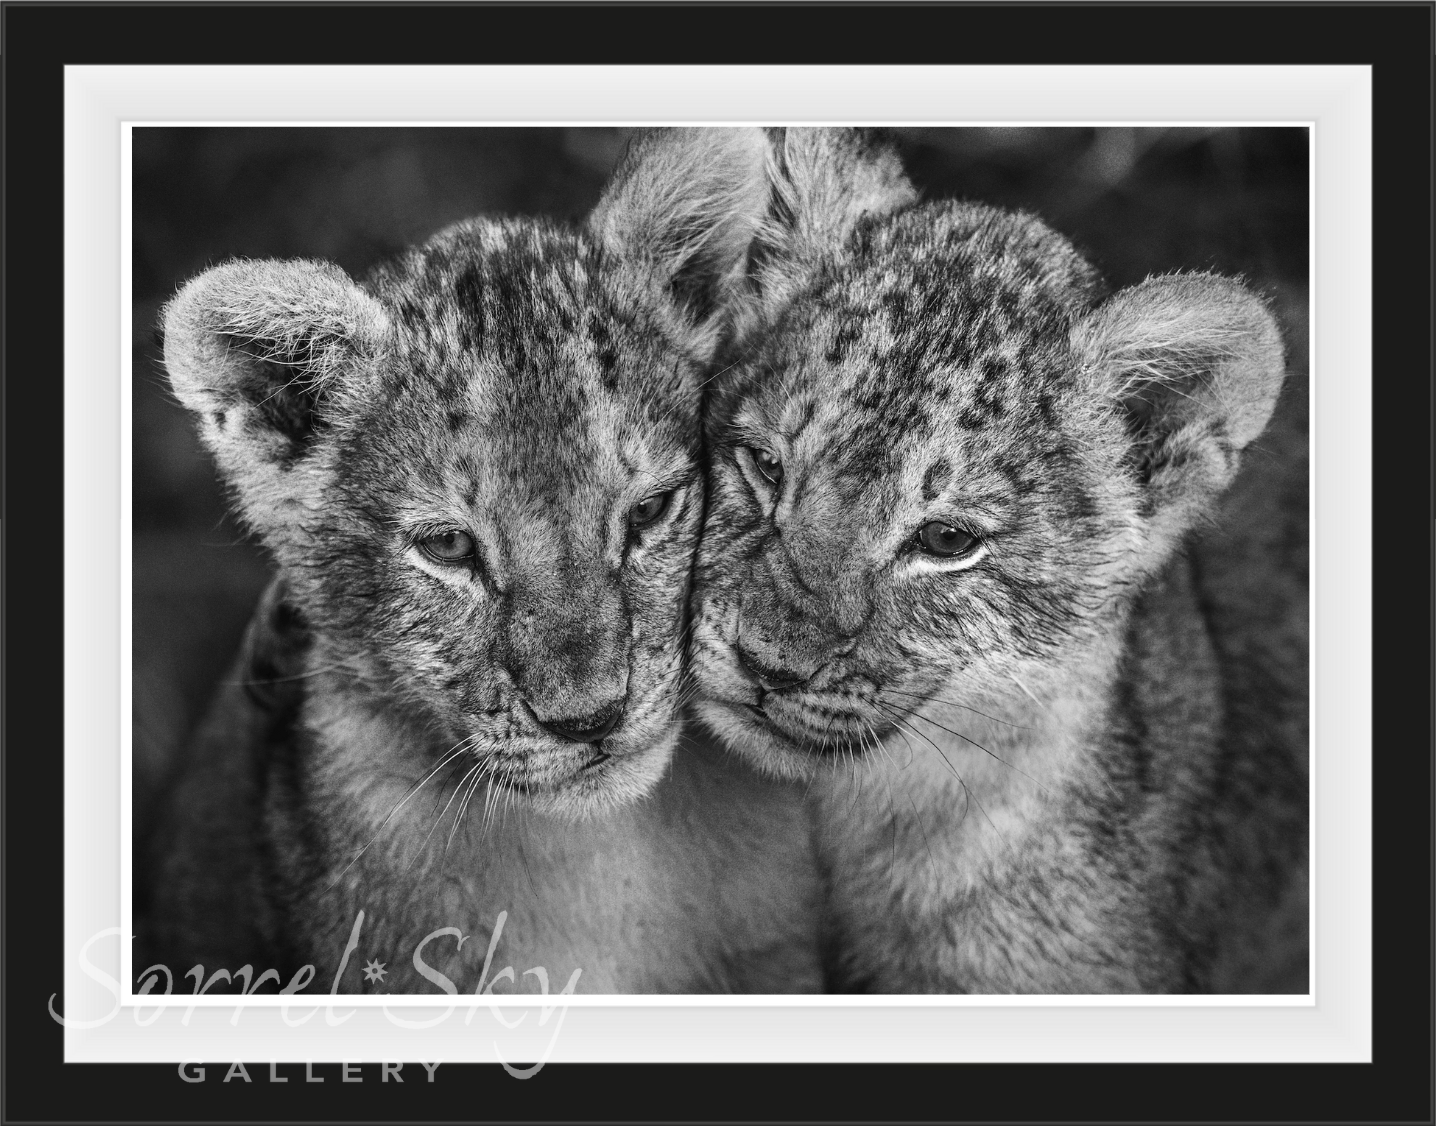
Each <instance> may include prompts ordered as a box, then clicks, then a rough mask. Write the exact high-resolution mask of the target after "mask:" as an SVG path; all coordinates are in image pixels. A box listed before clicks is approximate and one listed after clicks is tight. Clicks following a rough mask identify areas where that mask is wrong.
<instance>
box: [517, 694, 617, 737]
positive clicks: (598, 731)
mask: <svg viewBox="0 0 1436 1126" xmlns="http://www.w3.org/2000/svg"><path fill="white" fill-rule="evenodd" d="M625 703H626V698H625V699H623V700H615V701H613V703H611V704H606V705H605V706H604V707H602V708H600V709H599V710H598V711H596V712H594V713H593V714H592V715H586V716H565V717H561V718H555V719H546V718H545V717H543V716H541V715H539V713H538V712H537V711H535V712H534V719H536V720H538V724H539V726H540V727H542V728H543V729H544V730H545V731H547V732H548V733H549V734H550V735H557V736H558V737H559V738H560V739H567V740H569V742H571V743H597V742H598V741H599V740H600V739H602V738H604V737H605V736H606V735H608V733H609V732H610V731H612V730H613V729H614V728H615V727H617V726H618V721H619V720H621V719H622V718H623V708H624V704H625Z"/></svg>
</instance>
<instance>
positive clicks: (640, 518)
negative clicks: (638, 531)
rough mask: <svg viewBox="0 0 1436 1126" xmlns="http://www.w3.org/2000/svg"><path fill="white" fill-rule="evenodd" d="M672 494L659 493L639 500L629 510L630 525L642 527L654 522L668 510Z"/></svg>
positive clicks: (631, 526)
mask: <svg viewBox="0 0 1436 1126" xmlns="http://www.w3.org/2000/svg"><path fill="white" fill-rule="evenodd" d="M672 496H673V494H672V493H657V494H655V495H654V496H651V497H649V498H648V499H647V500H641V501H639V502H638V503H637V504H635V505H634V506H633V507H632V508H630V509H629V510H628V526H629V527H630V528H641V527H643V526H644V525H645V524H652V523H653V522H654V521H655V520H657V519H658V518H659V517H660V516H662V515H663V514H664V513H665V512H667V511H668V501H669V500H670V499H671V498H672Z"/></svg>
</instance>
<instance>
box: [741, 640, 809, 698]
mask: <svg viewBox="0 0 1436 1126" xmlns="http://www.w3.org/2000/svg"><path fill="white" fill-rule="evenodd" d="M733 652H734V654H735V655H736V656H737V658H738V663H739V664H740V665H742V666H743V670H744V671H745V672H746V673H747V674H748V675H749V676H751V677H752V678H753V679H754V680H756V681H757V682H758V683H759V684H761V685H762V686H763V687H764V688H766V689H767V690H768V691H769V692H778V691H781V690H782V689H784V688H792V687H793V686H794V685H796V684H802V683H803V681H805V680H807V679H808V678H807V677H806V676H805V675H803V674H802V673H800V672H798V671H797V670H796V669H786V668H782V667H781V666H779V665H775V664H772V663H771V662H770V661H767V660H764V659H763V658H762V657H759V656H757V655H756V654H755V653H753V652H752V651H751V650H749V649H745V648H744V647H743V643H742V642H741V641H739V642H736V643H735V644H734V646H733Z"/></svg>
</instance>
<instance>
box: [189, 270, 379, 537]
mask: <svg viewBox="0 0 1436 1126" xmlns="http://www.w3.org/2000/svg"><path fill="white" fill-rule="evenodd" d="M386 324H387V317H386V314H385V312H384V309H383V307H382V306H381V305H380V304H379V303H378V302H377V301H375V300H374V299H373V298H372V297H370V296H369V295H368V294H366V293H365V292H364V291H363V290H361V289H360V288H359V287H358V286H357V285H355V284H354V282H353V281H352V280H351V279H350V278H349V276H348V275H347V274H345V273H344V271H343V270H341V269H339V267H337V266H332V265H330V264H328V263H324V262H306V261H290V262H278V261H250V262H246V261H236V262H227V263H225V264H224V265H222V266H216V267H214V268H213V269H212V270H209V271H207V272H206V273H203V274H201V275H200V276H199V277H197V278H194V279H193V280H191V281H190V282H189V283H188V284H187V285H185V287H184V288H183V289H181V290H180V292H179V293H178V294H177V295H176V296H175V297H174V299H173V300H172V301H170V303H169V304H168V305H167V306H166V307H165V310H164V350H165V367H166V369H167V371H168V372H169V378H170V385H171V387H173V389H174V392H175V395H176V396H177V397H178V398H179V400H180V402H181V403H183V404H184V405H185V406H186V407H188V408H189V409H190V410H192V411H194V412H195V413H196V414H197V415H199V417H200V434H201V437H202V438H203V439H204V443H205V445H207V446H208V447H209V448H210V450H211V451H212V452H213V453H214V455H215V458H216V460H217V461H218V463H219V467H220V472H221V473H222V475H223V476H224V477H225V478H226V480H228V481H229V483H230V484H231V485H232V486H233V487H234V488H235V490H236V492H237V493H238V499H239V501H240V503H241V505H242V507H243V508H244V510H245V515H246V516H247V517H249V519H250V521H251V523H253V524H255V525H256V526H257V527H259V528H260V529H261V531H263V530H265V525H266V523H267V520H266V519H265V517H266V515H267V514H269V513H272V511H273V509H274V508H275V507H276V506H278V505H281V504H282V498H283V497H284V496H286V495H287V494H288V493H289V492H291V491H292V489H287V488H286V487H285V486H284V484H283V481H284V478H285V477H286V476H287V475H288V471H289V470H291V469H292V468H293V467H294V466H295V465H296V464H297V463H299V462H300V461H301V459H303V457H304V455H305V454H306V453H307V451H308V450H309V449H310V445H311V441H312V439H313V437H314V436H315V435H317V434H318V433H320V432H322V431H323V429H324V428H325V426H326V425H327V421H328V416H329V410H328V408H329V407H330V405H331V403H332V401H333V400H334V399H336V398H337V397H338V396H339V395H340V394H341V393H342V390H343V387H344V385H345V384H346V383H347V382H348V381H349V380H350V378H351V377H352V374H353V373H354V372H355V371H356V370H358V369H359V368H361V367H362V365H363V364H364V361H365V360H366V359H369V358H370V357H372V356H373V355H374V354H375V353H376V352H377V351H378V350H379V348H380V347H381V345H382V341H383V338H384V333H385V330H386ZM276 490H278V491H276Z"/></svg>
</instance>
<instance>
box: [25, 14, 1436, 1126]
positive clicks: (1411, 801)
mask: <svg viewBox="0 0 1436 1126" xmlns="http://www.w3.org/2000/svg"><path fill="white" fill-rule="evenodd" d="M340 13H342V16H343V18H342V19H338V18H337V16H338V15H339V14H340ZM1433 15H1436V8H1433V5H1431V4H1392V5H1380V6H1377V5H1362V4H1270V5H1224V4H1211V5H1199V4H1198V5H1120V6H1099V5H1084V4H1070V5H1067V4H1064V5H1060V6H1045V5H1008V6H990V5H921V6H917V5H913V6H900V5H885V6H882V7H875V6H862V5H842V6H832V7H824V8H821V9H819V8H817V7H799V6H763V7H756V6H747V5H732V6H715V5H691V6H683V7H672V8H661V9H660V8H655V7H651V6H607V5H585V6H576V7H567V6H531V7H514V6H489V5H476V6H440V5H422V6H421V5H412V6H411V5H405V6H387V5H352V6H349V5H346V6H332V5H325V6H319V5H314V6H288V5H286V6H276V5H268V4H254V5H223V6H220V5H214V6H191V5H129V4H105V5H86V4H63V5H60V4H51V5H45V4H23V3H7V4H5V5H4V6H3V14H0V20H3V23H0V36H3V56H0V63H3V94H4V190H5V199H4V257H5V260H4V271H5V272H4V295H3V297H4V322H3V332H4V351H3V362H4V428H5V454H4V477H3V490H4V508H3V531H0V536H3V545H0V546H3V553H4V574H3V591H0V598H3V620H4V628H5V636H4V651H3V657H0V660H3V674H4V697H3V704H4V709H5V716H4V736H5V746H4V803H5V805H4V808H5V825H4V982H3V993H4V1023H3V1064H4V1079H3V1085H4V1089H3V1093H0V1094H3V1100H0V1119H3V1121H4V1122H49V1121H55V1122H58V1121H91V1122H100V1121H150V1120H156V1121H159V1120H185V1121H231V1122H232V1121H327V1120H335V1121H458V1120H474V1119H476V1120H483V1121H607V1120H643V1121H647V1120H663V1121H696V1120H702V1121H729V1120H734V1121H736V1120H766V1121H817V1120H828V1121H833V1120H839V1121H893V1120H901V1121H939V1120H961V1121H1003V1122H1016V1121H1093V1120H1110V1121H1166V1120H1173V1121H1177V1120H1179V1121H1187V1122H1194V1121H1235V1120H1241V1121H1324V1122H1338V1121H1385V1122H1430V1121H1432V1119H1433V1095H1432V1043H1433V1042H1432V1013H1433V1008H1432V975H1431V966H1432V963H1431V955H1432V946H1431V932H1432V913H1431V912H1432V899H1431V879H1432V867H1431V863H1432V818H1431V810H1432V771H1431V766H1432V760H1431V751H1432V743H1431V732H1432V713H1431V699H1432V695H1431V688H1432V684H1431V655H1432V648H1431V639H1432V604H1431V590H1432V571H1431V557H1432V556H1431V550H1432V543H1433V540H1432V524H1431V522H1430V521H1431V518H1432V498H1431V484H1432V463H1431V457H1430V452H1431V441H1430V439H1431V423H1432V413H1431V373H1432V335H1431V325H1432V241H1431V208H1432V193H1431V187H1432V121H1431V115H1432V101H1431V99H1432V76H1433V68H1432V61H1433V50H1432V47H1433ZM240 20H249V21H253V25H254V28H255V32H254V33H253V34H236V27H237V25H238V22H239V21H240ZM262 62H263V63H308V64H314V63H318V64H324V63H436V64H437V63H451V64H457V63H485V62H489V63H508V64H514V63H581V62H587V63H619V62H626V63H659V62H663V63H685V64H705V63H717V62H725V63H728V62H749V63H765V62H771V63H779V62H781V63H799V64H801V63H820V62H822V63H846V62H853V63H889V64H905V65H919V64H937V63H981V64H1002V63H1013V64H1016V63H1026V64H1040V63H1050V64H1062V63H1066V64H1083V63H1106V64H1149V65H1150V64H1156V65H1171V66H1181V65H1187V64H1195V63H1233V64H1239V63H1264V64H1293V65H1295V64H1303V63H1345V64H1363V65H1371V66H1372V67H1373V124H1374V133H1373V190H1374V196H1375V207H1374V229H1373V244H1374V255H1375V262H1374V267H1375V269H1374V279H1375V281H1374V287H1375V300H1374V307H1373V318H1374V339H1375V356H1374V361H1375V362H1374V371H1375V376H1374V379H1375V387H1374V394H1375V403H1376V411H1375V418H1376V421H1377V425H1378V426H1379V427H1380V428H1381V430H1380V432H1379V434H1378V435H1377V436H1376V437H1377V441H1376V442H1375V444H1374V448H1375V451H1376V453H1375V465H1374V482H1375V489H1374V496H1373V505H1374V507H1373V534H1372V543H1371V550H1372V559H1373V566H1374V568H1375V574H1376V581H1375V583H1374V596H1373V603H1372V607H1371V614H1372V621H1373V623H1374V636H1373V650H1374V653H1375V668H1374V669H1373V684H1372V690H1373V714H1374V716H1375V720H1374V729H1373V747H1374V748H1375V749H1374V756H1373V757H1374V762H1373V785H1374V792H1375V802H1376V816H1375V818H1374V825H1375V829H1374V832H1375V839H1374V866H1373V874H1372V878H1373V899H1374V908H1373V920H1372V927H1373V941H1374V946H1375V953H1374V971H1373V975H1374V976H1373V989H1374V1003H1373V1014H1372V1019H1373V1045H1374V1047H1373V1062H1372V1063H1370V1064H1341V1065H1322V1064H1300V1065H1298V1064H1286V1065H1264V1064H1244V1065H1196V1064H1191V1065H1177V1064H1170V1065H1168V1064H1163V1065H1118V1064H1105V1065H1067V1064H1064V1065H1036V1064H1004V1065H957V1064H954V1065H916V1064H910V1065H896V1064H883V1065H878V1064H873V1065H851V1064H843V1065H837V1064H809V1065H776V1064H773V1065H758V1064H753V1065H741V1066H738V1065H609V1066H602V1065H575V1064H565V1065H560V1064H553V1065H550V1066H549V1069H547V1070H546V1071H545V1072H544V1074H543V1076H542V1077H541V1078H540V1081H539V1082H538V1083H523V1084H521V1083H514V1082H512V1081H510V1080H509V1079H508V1077H507V1076H505V1075H504V1073H503V1072H502V1071H501V1070H500V1069H499V1067H498V1066H497V1065H457V1064H455V1065H444V1068H443V1069H442V1072H441V1074H442V1077H443V1079H444V1080H445V1081H444V1082H439V1083H435V1084H434V1085H433V1086H432V1087H429V1086H420V1087H414V1086H406V1087H403V1088H398V1087H390V1088H385V1087H381V1086H379V1085H376V1084H373V1083H367V1084H364V1085H362V1086H348V1087H345V1086H343V1085H341V1084H339V1083H338V1082H330V1083H326V1084H324V1085H323V1086H322V1087H321V1086H315V1087H308V1086H306V1085H304V1084H290V1085H288V1086H286V1087H274V1086H269V1085H266V1084H263V1083H255V1084H253V1085H234V1084H231V1085H227V1086H224V1087H220V1086H219V1085H218V1084H213V1083H208V1084H195V1085H188V1084H184V1083H181V1082H179V1081H178V1080H177V1077H176V1074H175V1069H174V1067H173V1066H171V1065H161V1064H144V1065H119V1064H84V1065H80V1064H69V1065H67V1064H63V1063H62V1062H61V1058H62V1057H61V1029H60V1027H59V1026H58V1025H57V1024H55V1023H54V1022H53V1021H51V1020H50V1019H49V1018H48V1016H47V1015H46V1013H45V1009H46V1004H47V1000H48V998H49V996H50V994H51V993H52V992H53V991H54V988H55V983H58V982H60V981H62V980H63V969H62V956H63V951H62V949H61V944H60V942H59V940H58V935H59V934H60V920H61V918H62V889H63V884H62V863H63V855H64V849H63V814H62V810H61V795H62V791H63V754H62V741H63V731H62V724H61V721H60V716H61V714H62V706H61V705H62V688H61V685H62V667H63V661H64V653H63V649H62V638H61V631H60V629H59V623H60V621H61V617H62V611H63V606H64V600H63V590H62V578H63V576H62V568H61V560H62V559H63V558H65V557H66V556H68V555H73V554H74V553H83V551H84V545H83V544H74V543H64V542H63V538H62V536H61V532H60V521H59V515H58V514H59V513H60V512H61V510H62V506H63V495H64V494H63V470H62V460H61V459H62V448H63V447H62V440H61V430H60V427H59V426H58V425H57V424H56V420H58V419H59V418H60V416H61V408H62V401H63V383H62V379H61V359H62V357H61V351H60V341H61V339H62V285H63V270H62V260H61V253H60V248H61V241H62V239H61V232H62V231H63V221H62V204H63V190H62V171H63V159H62V128H63V120H62V93H63V87H62V79H63V67H64V65H65V64H67V63H71V64H75V63H90V64H100V63H176V64H178V63H184V64H191V65H193V64H199V65H224V64H227V63H262ZM1418 504H1420V505H1421V509H1422V510H1421V513H1420V514H1419V515H1418V513H1416V512H1415V511H1413V510H1414V509H1416V508H1417V506H1418ZM1328 859H1331V858H1328ZM338 1066H339V1065H337V1064H335V1065H318V1067H319V1068H320V1069H321V1070H322V1071H326V1070H327V1071H328V1072H329V1073H331V1074H332V1075H333V1076H335V1077H337V1074H338Z"/></svg>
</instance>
